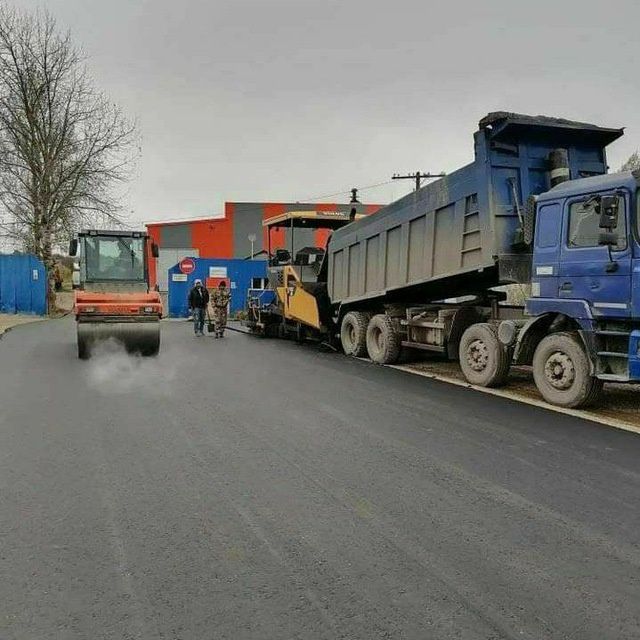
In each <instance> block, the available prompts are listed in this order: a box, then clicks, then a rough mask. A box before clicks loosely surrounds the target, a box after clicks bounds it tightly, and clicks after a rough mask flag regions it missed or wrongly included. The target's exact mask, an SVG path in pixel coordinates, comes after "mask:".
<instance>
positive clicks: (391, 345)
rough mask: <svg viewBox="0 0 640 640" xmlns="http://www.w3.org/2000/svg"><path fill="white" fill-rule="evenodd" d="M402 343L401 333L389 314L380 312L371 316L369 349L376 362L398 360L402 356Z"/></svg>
mask: <svg viewBox="0 0 640 640" xmlns="http://www.w3.org/2000/svg"><path fill="white" fill-rule="evenodd" d="M400 343H401V338H400V333H399V332H398V331H397V329H396V327H395V325H394V322H393V320H392V319H391V318H390V317H389V316H387V315H385V314H384V313H379V314H378V315H376V316H373V318H371V320H370V322H369V326H368V327H367V351H368V352H369V357H370V358H371V359H372V360H373V361H374V362H377V363H378V364H393V363H394V362H397V361H398V358H399V357H400V348H401V344H400Z"/></svg>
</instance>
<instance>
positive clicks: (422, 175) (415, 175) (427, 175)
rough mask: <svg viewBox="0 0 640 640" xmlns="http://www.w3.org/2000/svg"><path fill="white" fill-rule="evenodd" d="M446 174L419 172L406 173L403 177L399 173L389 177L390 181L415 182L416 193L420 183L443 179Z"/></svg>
mask: <svg viewBox="0 0 640 640" xmlns="http://www.w3.org/2000/svg"><path fill="white" fill-rule="evenodd" d="M446 175H447V174H446V173H422V172H421V171H416V172H415V173H407V174H405V175H400V174H399V173H394V174H393V175H392V176H391V179H392V180H415V181H416V191H418V189H420V182H421V181H422V180H424V179H426V178H444V177H445V176H446Z"/></svg>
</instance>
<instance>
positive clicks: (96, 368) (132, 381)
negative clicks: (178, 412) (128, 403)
mask: <svg viewBox="0 0 640 640" xmlns="http://www.w3.org/2000/svg"><path fill="white" fill-rule="evenodd" d="M176 355H177V354H176ZM177 361H179V359H178V358H174V357H172V355H171V353H168V352H167V350H161V354H160V355H159V356H154V357H143V356H140V355H137V354H136V355H133V354H129V353H127V351H126V350H125V348H124V346H123V345H122V344H121V343H120V342H118V341H116V340H107V341H105V342H101V343H99V344H97V345H96V346H95V347H94V348H93V349H92V352H91V359H90V360H89V362H88V365H89V370H88V376H87V382H88V384H89V386H91V387H93V388H94V389H96V390H97V391H99V392H101V393H104V394H128V393H136V394H139V393H147V394H151V395H165V394H167V393H168V392H169V391H170V387H171V384H172V383H173V381H174V380H175V379H176V377H177V373H178V372H177V367H176V362H177Z"/></svg>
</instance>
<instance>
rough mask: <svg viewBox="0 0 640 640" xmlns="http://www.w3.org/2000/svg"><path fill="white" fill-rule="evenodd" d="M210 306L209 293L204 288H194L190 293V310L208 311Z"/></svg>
mask: <svg viewBox="0 0 640 640" xmlns="http://www.w3.org/2000/svg"><path fill="white" fill-rule="evenodd" d="M208 304H209V292H208V291H207V290H206V289H205V288H204V287H200V288H198V287H193V289H191V291H189V308H190V309H206V308H207V305H208Z"/></svg>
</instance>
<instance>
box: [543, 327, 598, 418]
mask: <svg viewBox="0 0 640 640" xmlns="http://www.w3.org/2000/svg"><path fill="white" fill-rule="evenodd" d="M533 379H534V380H535V383H536V387H538V391H540V393H541V394H542V397H543V398H544V399H545V400H546V401H547V402H548V403H550V404H555V405H558V406H559V407H566V408H568V409H577V408H578V407H585V406H588V405H590V404H593V403H594V402H595V401H596V400H597V399H598V396H599V394H600V392H601V391H602V381H601V380H598V379H597V378H595V377H593V376H592V375H591V371H590V363H589V358H588V356H587V353H586V352H585V349H584V346H583V344H582V341H581V340H580V337H579V336H578V335H576V334H575V333H568V332H563V333H552V334H551V335H549V336H546V337H545V338H543V339H542V340H541V341H540V344H538V346H537V348H536V351H535V353H534V356H533Z"/></svg>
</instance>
